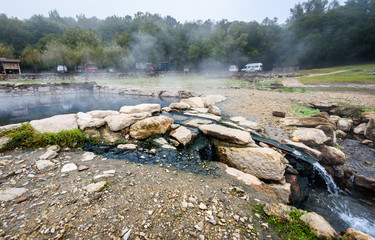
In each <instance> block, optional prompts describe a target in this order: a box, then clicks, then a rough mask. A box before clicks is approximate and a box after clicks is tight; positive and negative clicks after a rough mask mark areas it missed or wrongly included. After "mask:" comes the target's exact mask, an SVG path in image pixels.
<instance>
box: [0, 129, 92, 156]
mask: <svg viewBox="0 0 375 240" xmlns="http://www.w3.org/2000/svg"><path fill="white" fill-rule="evenodd" d="M1 136H6V137H8V138H10V141H9V142H8V143H7V144H5V145H4V146H3V147H2V148H1V149H0V151H6V150H13V149H15V148H39V147H46V146H48V145H59V146H60V147H75V146H77V145H82V144H83V143H85V142H86V137H85V135H84V134H83V133H82V132H81V131H80V130H79V129H74V130H66V131H61V132H58V133H40V132H37V131H36V130H35V129H34V128H33V127H32V126H31V124H30V123H26V124H22V125H21V127H19V128H17V129H14V130H10V131H8V132H4V133H2V134H1Z"/></svg>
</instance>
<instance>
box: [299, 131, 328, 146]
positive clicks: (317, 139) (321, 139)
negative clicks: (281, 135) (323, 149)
mask: <svg viewBox="0 0 375 240" xmlns="http://www.w3.org/2000/svg"><path fill="white" fill-rule="evenodd" d="M292 136H293V137H297V138H298V139H299V140H300V141H301V142H303V143H304V144H306V145H308V146H319V145H322V144H324V143H325V142H326V141H328V140H329V139H328V138H327V136H326V135H325V134H324V132H323V131H322V130H320V129H316V128H300V129H297V130H295V131H294V132H293V133H292Z"/></svg>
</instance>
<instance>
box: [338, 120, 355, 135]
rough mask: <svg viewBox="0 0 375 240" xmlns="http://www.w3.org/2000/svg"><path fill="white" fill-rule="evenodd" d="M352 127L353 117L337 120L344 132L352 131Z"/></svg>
mask: <svg viewBox="0 0 375 240" xmlns="http://www.w3.org/2000/svg"><path fill="white" fill-rule="evenodd" d="M352 127H353V121H352V120H351V119H343V118H342V119H340V120H339V121H338V122H337V128H338V129H340V130H342V131H344V132H350V130H351V129H352Z"/></svg>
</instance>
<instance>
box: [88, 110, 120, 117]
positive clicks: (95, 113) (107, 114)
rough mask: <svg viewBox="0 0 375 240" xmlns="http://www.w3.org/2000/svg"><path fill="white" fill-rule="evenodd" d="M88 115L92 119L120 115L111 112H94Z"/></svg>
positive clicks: (116, 112)
mask: <svg viewBox="0 0 375 240" xmlns="http://www.w3.org/2000/svg"><path fill="white" fill-rule="evenodd" d="M88 114H90V115H91V116H92V117H93V118H105V117H107V116H111V115H119V114H120V113H119V112H118V111H113V110H95V111H91V112H88Z"/></svg>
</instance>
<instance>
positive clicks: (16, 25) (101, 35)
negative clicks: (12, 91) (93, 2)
mask: <svg viewBox="0 0 375 240" xmlns="http://www.w3.org/2000/svg"><path fill="white" fill-rule="evenodd" d="M0 55H1V57H17V58H18V57H19V58H21V61H22V65H23V67H28V68H30V69H34V70H35V71H37V70H38V69H39V70H40V69H41V68H44V69H48V68H51V67H53V66H56V65H57V64H64V65H67V66H69V67H74V66H79V65H83V64H84V63H86V62H88V61H94V62H95V63H96V64H97V65H99V67H117V68H119V69H122V70H132V69H134V67H135V63H136V62H144V63H145V62H151V63H158V62H171V63H173V64H174V65H175V66H176V68H177V69H182V68H183V66H186V65H187V66H190V67H192V68H194V69H196V70H199V69H203V68H222V67H224V66H225V67H227V66H228V65H229V64H236V65H238V66H239V67H241V66H243V65H244V64H246V63H248V62H263V65H264V67H265V68H266V69H272V68H273V67H286V66H288V67H289V66H299V67H300V68H306V67H322V66H327V65H334V64H343V63H348V62H351V63H352V62H358V61H373V60H374V58H375V0H348V1H347V2H346V3H345V5H343V6H340V5H339V4H338V3H337V2H336V0H332V1H328V0H308V1H307V2H303V3H299V4H297V5H295V7H294V8H293V9H291V12H290V17H289V19H288V20H287V22H286V23H285V24H279V23H278V22H277V19H269V18H266V19H264V20H263V21H262V22H261V23H258V22H255V21H253V22H240V21H233V22H229V21H227V20H221V21H219V22H213V21H210V20H206V21H200V20H199V21H193V22H185V23H180V22H177V21H176V20H175V19H174V18H173V17H170V16H167V17H161V16H160V15H157V14H149V13H142V12H139V13H137V14H135V15H134V16H133V17H132V16H125V17H119V16H111V17H107V18H106V19H104V20H100V19H98V18H96V17H91V18H86V17H85V15H78V16H76V18H72V17H61V16H60V15H59V14H58V12H57V11H56V10H55V11H51V12H50V13H49V16H48V17H44V16H41V15H34V16H33V17H31V18H30V19H25V20H19V19H17V18H11V17H7V16H6V15H5V14H0Z"/></svg>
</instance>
